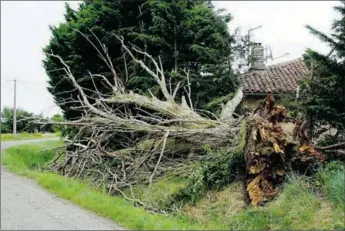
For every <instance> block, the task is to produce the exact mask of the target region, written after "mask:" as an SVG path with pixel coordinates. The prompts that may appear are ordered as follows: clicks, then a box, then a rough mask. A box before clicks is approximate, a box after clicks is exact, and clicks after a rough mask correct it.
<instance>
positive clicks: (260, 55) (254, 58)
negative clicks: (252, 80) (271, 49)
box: [250, 43, 266, 70]
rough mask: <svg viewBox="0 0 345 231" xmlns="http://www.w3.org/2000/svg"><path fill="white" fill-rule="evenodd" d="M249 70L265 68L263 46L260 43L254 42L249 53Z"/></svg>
mask: <svg viewBox="0 0 345 231" xmlns="http://www.w3.org/2000/svg"><path fill="white" fill-rule="evenodd" d="M250 69H251V70H265V69H266V67H265V63H264V47H263V46H262V45H261V43H254V44H253V48H252V54H251V65H250Z"/></svg>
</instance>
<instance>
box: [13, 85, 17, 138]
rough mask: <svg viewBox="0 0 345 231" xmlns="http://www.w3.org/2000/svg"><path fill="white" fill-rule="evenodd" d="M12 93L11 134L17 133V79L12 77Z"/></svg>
mask: <svg viewBox="0 0 345 231" xmlns="http://www.w3.org/2000/svg"><path fill="white" fill-rule="evenodd" d="M13 82H14V94H13V135H15V134H17V105H16V104H17V80H16V79H14V80H13Z"/></svg>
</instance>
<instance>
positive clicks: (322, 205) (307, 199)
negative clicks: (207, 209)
mask: <svg viewBox="0 0 345 231" xmlns="http://www.w3.org/2000/svg"><path fill="white" fill-rule="evenodd" d="M343 174H344V172H343ZM332 178H333V176H332ZM330 180H331V179H330ZM331 181H333V179H332V180H331ZM325 187H326V188H327V190H328V189H329V188H328V185H326V186H325ZM342 187H344V181H343V182H342ZM314 190H315V188H314V187H313V185H312V183H309V180H308V179H306V178H305V177H298V176H292V177H291V178H290V179H289V183H287V184H286V185H285V187H284V190H283V191H282V193H281V194H280V195H279V196H278V198H277V199H276V200H274V201H272V202H271V203H269V204H268V205H266V206H265V207H261V208H250V209H247V210H243V211H241V212H240V213H238V214H236V215H235V216H234V217H233V218H232V220H233V223H234V224H235V225H234V226H233V227H232V228H233V229H238V230H283V229H287V230H301V229H309V230H320V229H326V230H329V229H342V230H343V229H344V228H345V225H344V210H338V209H334V206H332V203H331V202H330V201H329V200H325V199H322V198H320V197H319V196H318V195H317V193H316V192H315V191H314ZM343 200H344V198H343Z"/></svg>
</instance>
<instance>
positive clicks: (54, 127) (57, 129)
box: [51, 114, 64, 132]
mask: <svg viewBox="0 0 345 231" xmlns="http://www.w3.org/2000/svg"><path fill="white" fill-rule="evenodd" d="M51 120H52V121H54V122H63V121H64V118H63V116H62V115H61V114H55V115H53V116H52V118H51ZM62 129H63V125H57V124H54V125H52V130H53V131H54V132H61V131H62Z"/></svg>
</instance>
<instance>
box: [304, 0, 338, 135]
mask: <svg viewBox="0 0 345 231" xmlns="http://www.w3.org/2000/svg"><path fill="white" fill-rule="evenodd" d="M334 9H335V10H336V11H337V12H338V13H340V15H341V17H340V19H338V20H335V21H334V23H333V27H332V34H331V35H326V34H325V33H322V32H320V31H318V30H316V29H314V28H313V27H311V26H307V28H308V30H309V31H310V32H311V33H312V34H314V35H315V36H316V37H318V38H319V39H320V40H321V41H323V42H324V43H325V44H327V45H329V46H330V48H331V52H330V53H329V54H326V55H325V54H321V53H319V52H317V51H314V50H312V49H308V50H307V52H306V54H305V55H304V59H305V62H306V64H307V65H308V66H309V69H310V70H311V75H310V77H308V78H306V79H305V80H304V82H303V83H302V92H303V93H305V95H306V99H305V100H303V102H302V107H301V108H303V110H304V112H305V114H306V115H307V118H308V120H309V124H310V128H313V127H315V126H316V125H318V124H320V123H328V124H330V125H331V126H332V127H335V128H337V129H338V131H343V130H344V129H345V1H341V4H340V5H339V6H336V7H334Z"/></svg>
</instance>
